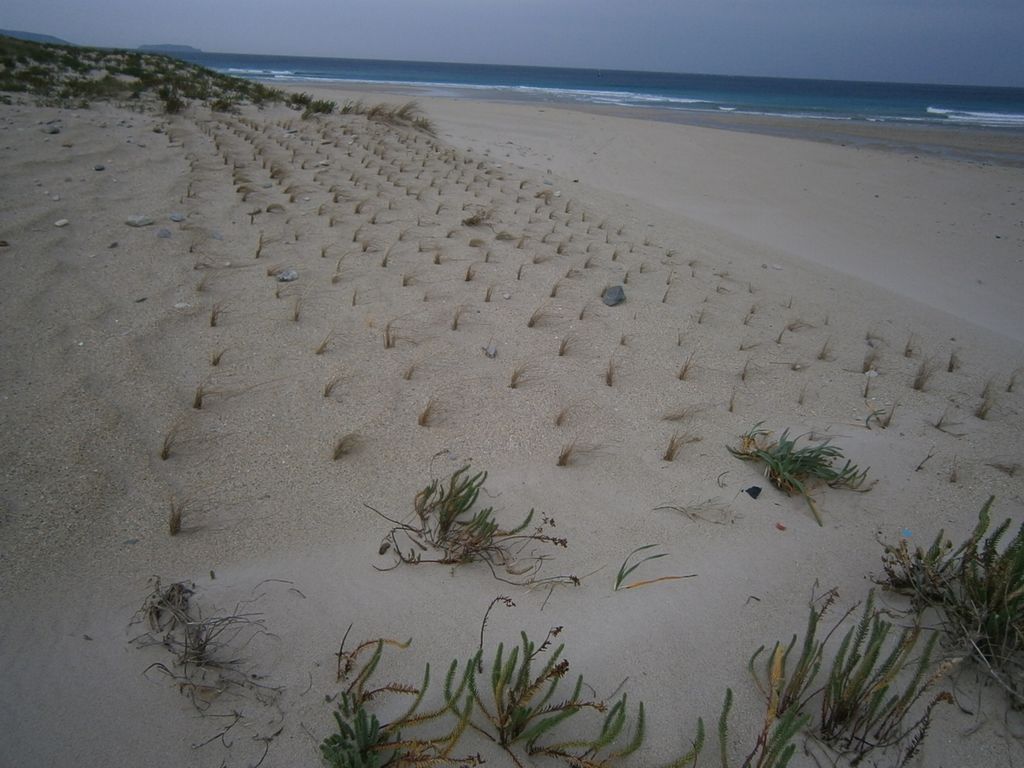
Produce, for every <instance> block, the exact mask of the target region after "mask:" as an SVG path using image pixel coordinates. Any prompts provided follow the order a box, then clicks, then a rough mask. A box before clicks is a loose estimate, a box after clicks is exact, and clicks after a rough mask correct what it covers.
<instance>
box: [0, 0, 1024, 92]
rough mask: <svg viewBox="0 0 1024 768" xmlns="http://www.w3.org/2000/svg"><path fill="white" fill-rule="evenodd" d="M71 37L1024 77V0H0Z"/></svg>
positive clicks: (736, 71)
mask: <svg viewBox="0 0 1024 768" xmlns="http://www.w3.org/2000/svg"><path fill="white" fill-rule="evenodd" d="M0 28H6V29H19V30H25V31H30V32H42V33H46V34H52V35H56V36H57V37H61V38H64V39H66V40H69V41H71V42H74V43H80V44H83V45H100V46H124V47H135V46H137V45H142V44H150V43H182V44H186V45H192V46H195V47H197V48H202V49H203V50H206V51H224V52H233V53H263V54H285V55H308V56H338V57H351V58H379V59H406V60H426V61H461V62H481V63H491V64H535V65H545V66H564V67H597V68H607V69H613V68H614V69H652V70H662V71H670V72H701V73H711V74H726V75H768V76H779V77H820V78H839V79H850V80H889V81H910V82H938V83H968V84H979V85H1015V86H1024V53H1022V51H1024V0H501V1H500V2H498V1H497V0H177V1H176V0H4V2H3V8H2V9H0Z"/></svg>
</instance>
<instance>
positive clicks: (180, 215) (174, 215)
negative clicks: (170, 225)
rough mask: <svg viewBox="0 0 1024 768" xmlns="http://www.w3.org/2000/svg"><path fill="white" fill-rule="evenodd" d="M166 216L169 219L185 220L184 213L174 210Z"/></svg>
mask: <svg viewBox="0 0 1024 768" xmlns="http://www.w3.org/2000/svg"><path fill="white" fill-rule="evenodd" d="M167 218H169V219H170V220H171V221H184V220H185V214H184V213H177V212H175V213H172V214H171V215H170V216H168V217H167Z"/></svg>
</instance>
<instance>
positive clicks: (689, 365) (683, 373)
mask: <svg viewBox="0 0 1024 768" xmlns="http://www.w3.org/2000/svg"><path fill="white" fill-rule="evenodd" d="M696 354H697V353H696V351H694V352H690V354H689V355H687V357H686V360H684V361H683V364H682V366H680V368H679V371H678V373H676V378H677V379H679V380H680V381H686V379H687V378H689V376H690V372H691V371H692V369H693V358H694V355H696Z"/></svg>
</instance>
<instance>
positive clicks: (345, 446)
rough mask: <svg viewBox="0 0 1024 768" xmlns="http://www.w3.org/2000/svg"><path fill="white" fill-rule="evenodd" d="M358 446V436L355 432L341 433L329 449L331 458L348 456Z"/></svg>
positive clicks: (335, 459) (336, 458)
mask: <svg viewBox="0 0 1024 768" xmlns="http://www.w3.org/2000/svg"><path fill="white" fill-rule="evenodd" d="M358 446H359V436H358V435H356V433H355V432H349V433H348V434H346V435H342V436H341V437H339V438H338V439H337V441H335V443H334V449H333V450H332V451H331V460H332V461H337V460H338V459H340V458H341V457H342V456H348V455H349V454H351V453H352V452H353V451H355V450H356V448H357V447H358Z"/></svg>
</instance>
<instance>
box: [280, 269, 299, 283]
mask: <svg viewBox="0 0 1024 768" xmlns="http://www.w3.org/2000/svg"><path fill="white" fill-rule="evenodd" d="M298 279H299V273H298V272H296V271H295V270H294V269H285V270H282V271H281V272H279V273H278V275H277V282H279V283H290V282H292V281H294V280H298Z"/></svg>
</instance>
